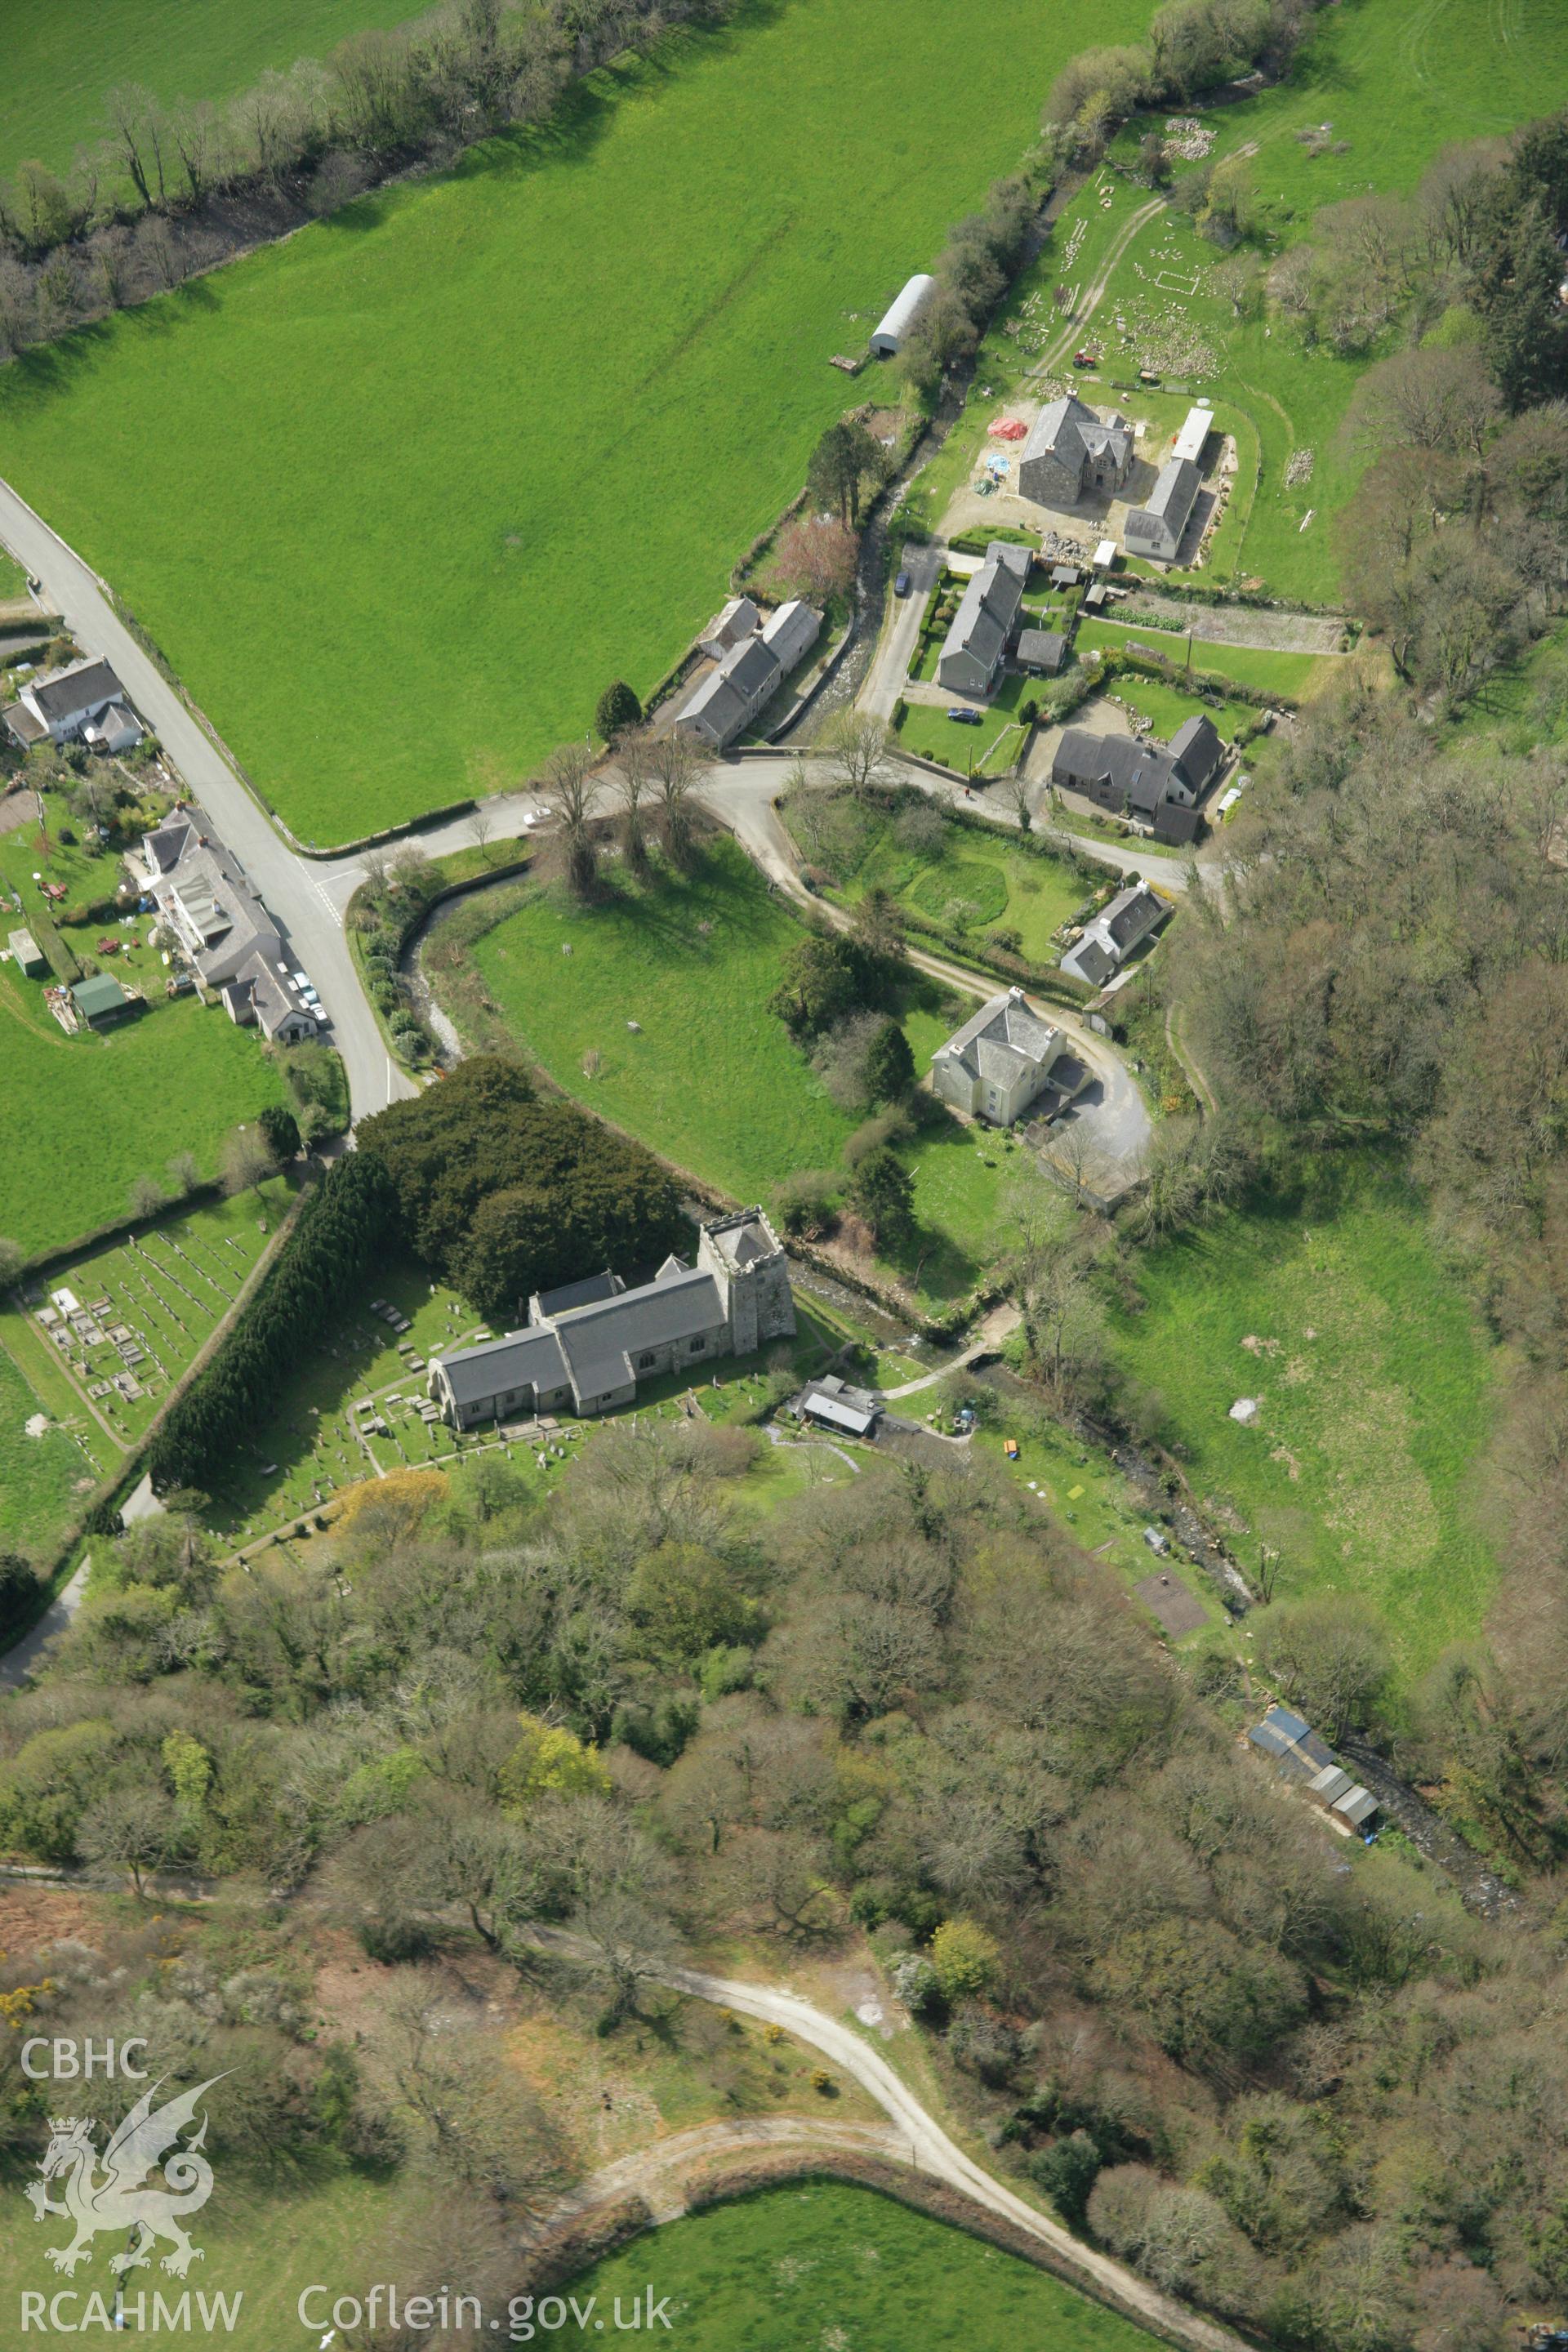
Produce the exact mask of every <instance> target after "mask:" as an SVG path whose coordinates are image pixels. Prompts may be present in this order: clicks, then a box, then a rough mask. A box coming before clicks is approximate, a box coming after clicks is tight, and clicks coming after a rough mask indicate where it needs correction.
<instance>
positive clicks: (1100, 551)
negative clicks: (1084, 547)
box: [1094, 539, 1116, 572]
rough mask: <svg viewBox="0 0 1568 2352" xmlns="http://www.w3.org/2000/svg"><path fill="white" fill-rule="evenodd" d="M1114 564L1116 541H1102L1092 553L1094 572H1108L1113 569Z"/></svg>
mask: <svg viewBox="0 0 1568 2352" xmlns="http://www.w3.org/2000/svg"><path fill="white" fill-rule="evenodd" d="M1115 562H1116V541H1114V540H1113V539H1102V540H1101V541H1100V543H1099V545H1098V546H1097V547H1096V549H1095V551H1094V568H1095V570H1096V571H1097V572H1110V570H1111V569H1112V568H1113V566H1114V564H1115Z"/></svg>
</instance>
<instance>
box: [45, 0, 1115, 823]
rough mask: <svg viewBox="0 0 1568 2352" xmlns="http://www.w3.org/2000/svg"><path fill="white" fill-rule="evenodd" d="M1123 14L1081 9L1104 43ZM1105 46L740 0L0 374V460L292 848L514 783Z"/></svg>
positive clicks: (717, 575) (651, 675) (782, 469)
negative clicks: (1085, 59) (557, 103)
mask: <svg viewBox="0 0 1568 2352" xmlns="http://www.w3.org/2000/svg"><path fill="white" fill-rule="evenodd" d="M1144 13H1145V12H1144V10H1143V8H1142V5H1141V0H1096V5H1095V7H1094V9H1093V11H1092V31H1093V34H1094V36H1095V37H1098V38H1105V39H1115V38H1119V37H1121V36H1123V35H1124V34H1127V33H1129V32H1131V30H1132V28H1133V27H1134V26H1141V25H1142V21H1143V16H1144ZM1090 29H1091V26H1090V22H1089V20H1088V19H1086V18H1085V17H1084V16H1082V15H1081V14H1077V15H1075V14H1073V13H1072V12H1069V11H1064V10H1060V9H1051V10H1047V11H1042V10H1040V9H1039V8H1037V7H1036V6H1034V5H1032V0H998V5H997V6H996V7H994V9H993V10H992V11H991V12H990V13H989V14H988V16H987V17H986V19H985V22H984V27H982V26H978V25H977V24H976V23H975V21H974V19H973V16H972V15H971V14H970V13H969V12H968V11H966V10H964V9H963V8H962V7H960V6H958V5H956V0H941V5H935V6H931V5H921V0H859V5H850V0H792V5H789V6H788V7H778V8H773V7H769V6H765V5H762V0H754V5H751V6H749V7H747V8H746V9H743V10H742V14H741V16H739V17H738V18H737V19H736V20H735V22H734V23H733V24H732V25H731V26H729V27H728V28H726V29H725V30H723V31H722V32H716V33H713V34H711V35H706V36H701V37H679V38H671V39H670V40H669V41H668V43H667V44H666V45H664V46H663V47H661V48H660V50H659V52H658V56H657V58H654V59H653V60H651V61H646V62H645V61H641V60H638V59H635V58H625V59H623V60H622V61H621V62H620V63H619V64H618V65H617V66H616V67H615V68H612V69H607V70H606V71H605V72H603V73H600V74H597V75H595V77H594V78H593V79H592V81H591V82H589V83H588V84H586V85H584V86H582V87H580V88H579V89H577V90H576V91H575V92H574V94H573V95H572V96H571V97H570V98H569V99H568V100H567V101H566V103H565V105H564V106H563V110H562V112H561V114H560V116H559V118H558V119H557V120H556V121H555V122H554V123H553V124H552V126H551V127H550V128H549V129H548V130H547V131H543V132H541V133H539V134H537V135H531V136H528V137H522V136H520V137H517V138H510V139H503V140H498V141H496V142H492V143H491V144H489V146H487V147H485V148H484V149H482V150H479V151H476V152H473V153H472V154H471V155H470V156H469V157H468V159H466V161H465V162H464V163H463V164H462V165H461V167H460V168H459V169H458V170H457V171H456V172H454V173H452V174H451V175H450V176H448V177H447V178H445V179H441V180H437V181H432V182H427V183H424V184H419V185H417V186H414V187H407V188H404V189H399V190H396V191H392V192H388V193H385V194H379V195H376V196H374V197H371V198H367V199H366V200H364V201H363V203H361V204H359V205H355V206H353V208H352V209H351V210H350V211H348V212H347V213H344V214H341V215H337V216H336V217H335V218H334V219H332V220H331V221H328V222H324V223H321V224H320V225H319V226H313V227H310V228H308V229H306V230H304V231H302V232H301V233H300V235H299V236H296V237H293V238H291V239H290V240H289V242H288V243H287V244H285V245H280V246H277V247H271V248H269V249H268V251H266V252H263V253H259V254H257V255H255V256H253V257H250V258H249V259H247V260H245V261H242V262H240V263H237V265H236V266H234V267H233V268H228V269H225V270H223V271H221V272H219V273H216V275H214V276H212V277H210V278H205V279H203V280H202V281H200V283H198V284H195V285H193V286H191V287H189V288H186V289H183V290H182V291H181V292H179V293H177V294H175V295H174V296H172V297H170V298H168V299H164V300H161V301H158V302H155V303H152V304H149V305H148V306H146V307H145V308H144V309H142V310H137V311H134V312H131V313H126V314H124V315H123V316H121V317H120V318H118V319H115V320H111V321H110V322H107V323H106V324H104V325H102V326H100V327H95V328H93V329H92V330H90V331H88V332H85V333H83V334H80V335H78V336H76V337H74V338H72V339H69V340H68V341H65V342H63V343H60V344H58V345H54V346H51V347H50V348H49V349H48V350H47V351H40V352H37V353H35V354H29V355H28V356H27V357H26V359H24V360H23V361H21V362H18V363H17V364H16V365H15V366H12V367H10V368H7V369H5V371H4V373H3V376H0V469H3V470H4V472H5V475H6V477H7V478H9V479H11V480H13V481H14V482H16V485H17V487H18V488H20V489H21V490H22V491H23V492H24V494H25V495H26V497H28V498H29V499H32V500H33V501H34V502H35V503H36V504H37V505H38V506H39V507H40V509H42V511H43V512H44V513H45V514H47V517H48V519H49V520H50V521H51V522H52V523H53V524H54V525H55V526H56V527H57V528H58V529H59V530H62V531H63V532H64V533H65V535H66V537H67V538H68V539H69V540H70V541H72V542H73V544H75V545H77V546H79V548H80V549H81V550H82V551H83V552H84V553H85V554H86V555H87V556H88V558H89V561H90V562H93V563H94V564H95V565H96V566H97V567H98V568H99V569H100V570H101V571H102V572H104V573H105V574H106V575H107V576H108V577H109V578H110V579H112V580H113V582H114V583H115V585H116V587H117V588H118V589H119V590H120V591H121V593H122V594H123V595H124V597H125V599H126V601H127V603H128V604H130V606H131V608H132V610H133V611H134V612H135V613H136V614H137V615H138V617H139V618H140V619H141V620H142V622H143V623H144V624H145V625H146V626H147V627H148V628H149V629H150V630H151V632H152V634H153V636H154V637H155V638H156V639H157V640H158V642H159V643H160V645H161V646H163V650H164V651H165V653H166V654H167V655H168V656H169V657H170V659H171V660H172V661H173V663H174V667H176V669H177V670H178V671H179V672H180V673H181V675H182V677H184V679H185V681H186V682H187V683H188V684H189V686H190V688H191V689H192V691H193V692H194V694H195V697H196V698H197V699H198V701H199V702H200V703H201V704H202V705H203V706H204V708H205V709H206V711H207V712H208V714H209V715H210V717H211V718H212V719H213V720H214V721H215V722H216V725H217V727H218V728H219V729H220V730H221V731H222V732H223V733H224V734H225V735H226V737H227V738H228V740H230V741H231V742H232V743H233V745H234V747H235V749H236V751H237V752H238V754H239V756H240V757H241V759H242V760H243V761H244V762H245V764H246V766H247V769H248V770H249V772H250V773H251V774H252V775H253V776H254V777H256V778H257V780H258V783H259V784H260V786H261V789H262V790H263V792H264V793H266V794H267V796H268V798H269V799H271V800H272V801H274V802H275V803H276V804H277V805H278V806H279V808H280V809H281V810H282V812H283V814H285V815H286V816H287V817H288V819H289V823H290V824H292V825H293V826H294V827H295V829H296V831H297V832H299V833H300V834H301V835H306V836H312V837H314V838H316V839H318V840H320V841H322V842H326V841H330V840H333V839H342V838H344V837H345V836H347V835H352V834H356V833H360V832H363V831H365V830H368V829H369V828H371V827H373V826H374V825H377V824H385V823H389V822H392V821H393V820H395V819H397V818H400V817H406V816H409V815H412V814H416V813H417V812H419V811H421V810H424V809H426V808H429V807H432V806H434V805H436V804H437V803H440V802H444V801H447V800H449V799H451V798H452V797H453V796H454V795H456V794H458V793H465V792H468V791H472V790H473V789H475V788H476V787H486V788H488V787H490V786H493V785H495V784H498V783H501V782H510V781H511V780H513V779H514V778H515V777H516V776H517V775H518V773H519V772H521V771H525V770H526V769H527V768H528V766H529V765H530V763H531V762H532V761H536V760H537V759H538V758H539V757H540V756H541V754H542V753H543V752H544V751H548V750H549V748H550V747H551V746H552V744H553V743H554V742H556V741H557V740H560V739H562V738H563V737H566V736H570V735H574V734H576V733H578V732H580V731H581V730H582V729H583V727H584V725H585V723H586V722H587V720H588V719H589V717H590V715H591V713H592V710H593V707H594V701H595V697H596V695H597V694H598V692H599V690H600V689H601V688H602V687H603V686H604V685H605V682H606V681H607V680H608V679H609V678H611V677H616V675H624V676H626V677H629V678H630V679H631V680H632V682H633V683H634V684H635V685H636V686H637V687H638V688H645V689H646V688H647V687H649V686H650V685H651V684H652V683H653V681H654V679H655V678H656V677H658V676H659V674H660V673H661V672H662V671H663V670H664V668H665V667H667V665H668V662H669V661H670V660H671V659H672V658H673V657H674V656H675V655H676V654H678V653H679V650H680V648H681V646H683V645H684V644H685V643H686V641H687V639H688V637H689V635H690V633H691V631H692V629H693V628H694V627H695V626H696V625H700V622H701V621H702V620H703V619H704V618H705V617H706V616H707V614H709V612H710V611H711V609H712V608H713V606H714V605H715V604H717V603H718V602H719V600H720V598H721V595H722V593H724V589H725V583H726V580H727V578H728V574H729V572H730V568H731V565H732V563H733V562H735V560H736V557H737V556H738V555H739V554H740V553H741V551H742V550H743V548H744V547H745V546H746V544H747V543H748V541H750V540H751V539H752V536H753V535H754V533H755V532H756V531H757V530H759V529H760V528H761V526H762V525H763V523H764V522H765V521H766V520H768V519H769V518H770V517H771V516H772V515H773V514H774V513H775V512H776V511H777V509H779V507H780V506H781V505H782V504H783V503H784V500H785V499H788V498H789V497H790V496H791V495H792V494H793V493H794V491H795V489H796V488H798V486H799V483H800V480H801V477H802V471H803V468H804V465H805V458H806V457H807V454H808V452H809V450H810V448H811V446H812V444H813V442H814V440H815V439H816V436H817V435H818V434H819V433H820V432H821V430H822V429H823V427H824V426H825V425H826V424H827V423H829V422H830V421H831V419H832V418H833V417H834V416H836V415H837V414H838V413H839V411H840V410H841V409H842V407H843V406H844V404H845V402H846V399H847V397H852V396H853V395H852V394H851V392H850V387H849V386H848V385H847V383H845V380H844V379H843V378H842V377H841V376H839V375H838V374H837V373H835V372H834V371H833V370H832V369H831V368H829V367H828V365H827V363H826V362H827V360H828V358H829V356H830V354H831V353H833V352H838V351H843V350H846V349H854V348H856V347H857V346H858V343H860V342H861V341H864V338H865V335H866V333H867V331H868V327H869V326H870V325H871V324H872V323H874V321H875V320H876V318H877V316H878V315H879V311H880V310H881V309H882V307H883V306H884V305H885V303H886V302H887V300H888V299H889V296H890V294H891V293H892V292H893V291H894V290H896V289H897V288H898V287H899V286H900V284H901V283H902V282H903V280H904V278H905V277H906V276H907V275H908V273H909V271H910V269H911V268H915V267H916V266H917V265H918V264H921V263H923V262H925V261H927V260H929V258H930V257H931V254H932V253H933V251H934V250H935V249H936V247H937V246H938V245H939V244H940V242H941V240H942V235H943V233H944V231H945V229H946V227H947V226H948V224H949V223H950V222H951V221H952V219H954V218H955V217H956V216H957V215H960V214H961V213H963V212H964V211H965V210H966V209H967V208H968V207H969V206H971V205H973V202H974V201H975V199H976V198H977V197H978V196H979V195H980V194H981V193H982V191H983V189H984V186H985V184H986V183H987V181H988V180H990V179H991V178H992V177H993V176H994V175H995V174H996V173H1000V172H1002V171H1005V170H1008V169H1011V168H1012V167H1013V166H1014V165H1015V164H1016V161H1017V159H1018V156H1019V154H1020V153H1021V152H1022V151H1023V149H1024V148H1025V147H1026V144H1027V142H1028V141H1029V138H1030V136H1031V134H1032V132H1033V131H1034V128H1035V124H1036V120H1037V109H1038V104H1039V97H1040V92H1041V91H1042V90H1043V89H1045V88H1046V87H1047V84H1048V83H1049V81H1050V79H1051V77H1052V75H1053V73H1054V72H1055V71H1056V70H1057V68H1058V66H1059V65H1060V64H1061V63H1062V62H1063V61H1064V60H1065V59H1066V58H1068V56H1069V55H1070V54H1071V52H1072V51H1073V50H1074V49H1075V48H1077V47H1079V45H1080V44H1081V43H1082V41H1083V40H1084V39H1085V38H1086V37H1089V31H1090ZM999 54H1005V56H1006V57H1007V59H1008V71H1007V73H1006V75H1005V77H1003V78H1001V79H998V78H997V77H996V75H995V74H994V72H993V71H991V70H990V69H989V68H990V64H991V61H992V60H993V59H994V58H995V57H996V56H998V55H999ZM938 91H940V92H941V99H940V106H941V136H940V137H931V136H929V135H927V133H926V131H924V129H923V128H922V124H923V121H924V117H925V114H926V111H927V110H929V108H930V107H931V105H932V104H934V103H936V100H935V99H934V98H933V93H935V92H938ZM631 223H635V224H637V233H636V234H635V235H628V233H627V229H628V224H631ZM389 322H393V328H394V331H389ZM389 452H395V457H394V458H393V460H392V462H391V464H390V465H389V462H388V453H389ZM217 579H221V580H222V582H223V583H224V590H223V594H222V595H221V596H215V595H214V594H213V593H211V591H212V583H213V582H214V581H215V580H217Z"/></svg>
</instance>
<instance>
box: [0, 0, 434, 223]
mask: <svg viewBox="0 0 1568 2352" xmlns="http://www.w3.org/2000/svg"><path fill="white" fill-rule="evenodd" d="M414 13H415V12H414V11H413V9H412V8H411V7H410V6H409V5H407V0H246V5H244V7H223V6H214V5H212V0H156V5H148V0H76V5H74V6H73V7H72V9H71V12H70V42H71V59H70V70H69V71H68V72H63V71H62V70H61V63H62V60H61V57H60V32H61V25H60V19H59V17H58V16H57V15H56V14H55V13H54V12H53V11H52V10H50V9H47V8H33V9H28V8H14V9H10V10H8V11H7V12H6V19H5V73H4V75H3V76H0V179H9V177H10V175H11V173H13V172H14V171H15V170H16V166H17V164H18V163H22V162H23V161H27V162H36V163H47V165H48V166H49V168H50V170H51V171H55V172H60V173H63V172H65V171H66V170H67V169H68V166H69V164H70V161H71V158H72V155H73V154H74V152H75V151H76V149H77V148H78V147H79V146H89V147H90V146H93V145H95V144H96V143H97V142H98V141H99V140H100V139H102V138H103V137H105V135H106V133H107V128H108V126H107V123H106V121H105V119H104V103H105V100H107V98H108V96H109V93H110V90H111V89H116V88H117V87H119V86H121V85H122V84H129V83H139V84H140V85H141V86H142V88H143V89H151V90H152V91H153V92H154V93H155V95H156V96H157V97H159V98H161V99H162V100H163V102H164V104H165V105H173V104H174V103H175V102H176V101H177V100H181V99H211V100H213V101H214V102H215V103H221V102H222V101H223V100H225V99H228V98H233V97H235V96H237V93H238V92H239V91H241V90H243V89H248V88H249V86H250V84H251V83H252V82H254V81H256V80H257V79H259V77H260V76H261V75H262V74H264V73H266V72H268V71H269V70H270V69H272V68H287V67H289V66H291V65H292V64H293V63H294V61H295V59H296V58H319V57H325V56H326V55H327V54H328V53H329V52H330V51H331V49H333V48H335V47H336V46H337V44H338V43H339V42H340V41H342V40H346V39H347V37H349V35H350V34H351V33H357V32H359V31H360V30H361V29H362V28H363V26H367V25H395V24H398V23H399V22H400V21H401V20H402V19H403V18H404V17H405V16H411V15H413V14H414Z"/></svg>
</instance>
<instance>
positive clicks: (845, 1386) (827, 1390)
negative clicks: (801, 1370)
mask: <svg viewBox="0 0 1568 2352" xmlns="http://www.w3.org/2000/svg"><path fill="white" fill-rule="evenodd" d="M881 1410H882V1408H881V1403H880V1402H879V1399H878V1398H877V1397H875V1396H874V1395H873V1394H872V1392H871V1391H870V1390H869V1389H858V1388H852V1387H851V1386H850V1384H849V1382H848V1381H843V1380H840V1379H839V1377H838V1375H837V1372H824V1373H823V1375H822V1377H821V1379H820V1380H815V1381H808V1382H807V1383H806V1385H805V1388H804V1389H802V1391H801V1392H800V1394H799V1396H798V1397H796V1399H795V1412H796V1413H798V1414H801V1415H803V1416H804V1415H805V1414H806V1413H810V1414H811V1415H812V1417H813V1419H814V1420H816V1421H826V1422H828V1423H831V1425H832V1426H833V1427H834V1428H835V1429H847V1431H848V1432H849V1433H850V1435H851V1436H852V1437H864V1436H866V1435H867V1434H868V1433H869V1431H870V1430H871V1429H873V1428H874V1427H875V1425H876V1422H877V1417H878V1415H879V1412H881Z"/></svg>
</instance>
